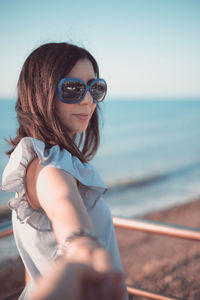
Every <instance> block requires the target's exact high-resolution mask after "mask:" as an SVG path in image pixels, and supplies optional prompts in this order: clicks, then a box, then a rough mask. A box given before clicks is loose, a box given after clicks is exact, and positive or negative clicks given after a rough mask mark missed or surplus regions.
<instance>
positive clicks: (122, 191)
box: [0, 98, 200, 218]
mask: <svg viewBox="0 0 200 300" xmlns="http://www.w3.org/2000/svg"><path fill="white" fill-rule="evenodd" d="M199 100H200V99H184V100H181V99H178V100H177V99H174V100H173V99H170V100H167V99H166V100H163V99H160V100H159V99H156V100H153V99H123V98H120V99H106V100H105V101H104V102H103V103H102V104H101V115H102V118H101V144H100V148H99V150H98V152H97V154H96V156H95V158H94V159H93V160H92V161H91V163H92V164H93V165H94V166H95V167H96V169H97V170H98V172H99V173H100V175H101V177H102V178H103V180H104V182H105V183H106V185H107V187H108V191H107V193H106V194H105V195H104V199H105V201H106V202H107V203H108V205H109V207H110V209H111V213H112V215H113V216H119V217H125V218H131V217H137V216H141V215H144V214H147V213H150V212H155V211H159V210H163V209H166V208H171V207H174V206H177V205H180V204H183V203H188V202H191V201H194V200H196V199H200V101H199ZM14 106H15V101H14V100H6V99H1V100H0V122H1V126H0V179H1V176H2V172H3V169H4V167H5V165H6V163H7V161H8V158H7V156H6V155H5V151H6V150H8V149H9V146H8V144H7V142H6V141H5V140H4V139H8V138H9V137H10V136H11V137H14V136H15V132H16V128H17V121H16V114H15V110H14ZM11 196H12V194H7V193H3V192H0V206H1V205H6V203H7V201H8V199H9V198H10V197H11Z"/></svg>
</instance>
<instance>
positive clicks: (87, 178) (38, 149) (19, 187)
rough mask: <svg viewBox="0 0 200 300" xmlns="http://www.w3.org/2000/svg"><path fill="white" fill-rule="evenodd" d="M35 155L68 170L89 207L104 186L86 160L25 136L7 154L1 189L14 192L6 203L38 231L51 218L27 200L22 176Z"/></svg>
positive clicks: (44, 162)
mask: <svg viewBox="0 0 200 300" xmlns="http://www.w3.org/2000/svg"><path fill="white" fill-rule="evenodd" d="M36 157H38V158H39V163H40V165H42V166H45V167H54V168H58V169H62V170H64V171H66V172H68V173H70V174H71V175H72V176H73V177H75V178H76V179H77V181H78V189H79V192H80V194H81V196H82V199H83V201H84V204H85V206H86V208H87V209H88V210H90V209H92V208H93V207H94V206H95V204H96V202H97V201H98V199H99V198H100V197H101V195H102V194H104V193H105V192H106V190H107V189H106V186H105V184H104V182H103V181H102V179H101V177H100V176H99V174H98V172H97V171H96V170H95V168H94V167H93V166H92V165H90V164H89V163H82V162H81V161H80V160H79V159H78V158H77V157H74V156H72V155H71V153H70V152H68V151H67V150H65V149H64V150H60V147H59V146H57V145H56V146H53V147H52V148H50V149H48V150H47V149H45V144H44V143H43V142H42V141H40V140H37V139H34V138H29V137H25V138H23V139H22V140H21V141H20V143H19V144H18V145H17V147H16V148H15V150H14V151H13V153H12V154H11V156H10V159H9V162H8V164H7V166H6V168H5V170H4V172H3V177H2V187H1V190H2V191H5V192H16V193H17V194H16V197H15V198H13V199H11V200H10V201H9V206H10V208H11V209H14V210H15V211H16V213H17V217H18V219H19V220H20V221H21V222H23V223H25V222H26V223H28V224H30V225H31V226H32V227H33V228H35V229H37V230H39V231H48V230H51V229H52V228H51V222H50V220H49V219H48V217H47V215H46V214H45V212H44V211H43V210H34V209H33V208H32V207H31V206H30V205H29V203H28V201H27V200H26V189H25V182H24V177H25V174H26V169H27V167H28V165H29V164H30V163H31V161H32V160H33V159H34V158H36Z"/></svg>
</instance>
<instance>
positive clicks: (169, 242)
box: [116, 199, 200, 299]
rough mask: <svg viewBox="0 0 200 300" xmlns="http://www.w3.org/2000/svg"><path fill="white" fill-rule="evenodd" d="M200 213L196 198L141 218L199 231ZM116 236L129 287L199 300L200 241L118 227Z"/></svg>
mask: <svg viewBox="0 0 200 300" xmlns="http://www.w3.org/2000/svg"><path fill="white" fill-rule="evenodd" d="M199 212H200V199H196V200H195V201H193V202H191V203H188V204H184V205H180V206H176V207H173V208H171V209H167V210H163V211H159V212H154V213H152V214H148V215H146V216H143V218H144V219H147V220H154V221H161V222H166V223H171V224H179V225H185V226H191V227H194V228H200V217H199ZM116 234H117V239H118V243H119V248H120V254H121V257H122V263H123V266H124V270H125V276H126V280H127V283H128V284H129V285H131V286H134V287H137V288H141V289H145V290H148V291H152V292H155V293H160V294H164V295H166V296H169V297H170V296H171V297H174V298H177V299H200V242H198V241H189V240H183V239H180V238H173V237H166V236H160V235H156V234H150V233H143V232H137V231H133V230H127V229H118V228H117V229H116ZM134 299H147V298H144V297H143V298H142V297H137V296H135V297H134Z"/></svg>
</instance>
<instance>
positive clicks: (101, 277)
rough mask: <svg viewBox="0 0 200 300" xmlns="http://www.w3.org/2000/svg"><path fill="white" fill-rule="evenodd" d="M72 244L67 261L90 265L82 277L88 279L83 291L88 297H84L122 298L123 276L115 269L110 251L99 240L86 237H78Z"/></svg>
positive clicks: (109, 299)
mask: <svg viewBox="0 0 200 300" xmlns="http://www.w3.org/2000/svg"><path fill="white" fill-rule="evenodd" d="M70 246H71V247H69V248H68V251H66V254H65V259H66V261H68V262H71V263H76V264H84V265H85V268H86V265H87V266H88V267H90V268H89V269H87V271H88V272H85V273H82V274H83V277H82V279H84V276H86V279H87V280H86V281H85V283H84V284H83V286H84V287H87V288H85V289H84V290H83V292H82V294H84V293H86V294H87V297H86V295H85V298H84V297H83V299H88V300H89V299H91V300H93V299H95V300H96V299H104V300H107V299H108V300H111V299H113V300H114V299H116V300H118V299H122V295H123V294H124V288H125V287H123V283H124V281H123V276H122V273H121V272H120V271H117V270H114V268H113V264H112V261H111V259H110V255H109V253H108V252H107V251H106V250H105V249H104V248H103V247H102V246H100V244H99V243H98V242H96V241H94V240H91V239H89V238H85V237H82V238H80V239H76V240H75V241H73V242H72V243H71V245H70ZM85 270H86V269H85ZM89 270H90V272H89ZM81 299H82V298H81Z"/></svg>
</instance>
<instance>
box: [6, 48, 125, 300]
mask: <svg viewBox="0 0 200 300" xmlns="http://www.w3.org/2000/svg"><path fill="white" fill-rule="evenodd" d="M106 90H107V86H106V82H105V80H104V79H100V78H99V69H98V65H97V62H96V61H95V59H94V58H93V56H92V55H91V54H90V53H89V52H88V51H86V50H85V49H83V48H80V47H77V46H74V45H71V44H67V43H49V44H45V45H42V46H41V47H39V48H38V49H36V50H34V51H33V52H32V53H31V54H30V56H29V57H28V58H27V60H26V61H25V63H24V65H23V68H22V71H21V74H20V77H19V81H18V100H17V103H16V112H17V117H18V123H19V128H18V130H17V135H16V137H15V138H14V139H11V141H10V143H11V146H12V149H11V150H10V151H9V152H8V155H9V156H10V158H9V162H8V164H7V166H6V168H5V170H4V173H3V185H2V190H3V191H9V192H10V191H12V192H16V197H15V198H14V199H11V200H10V202H9V206H10V208H11V209H12V210H13V214H12V221H13V229H14V235H15V240H16V244H17V247H18V250H19V253H20V255H21V258H22V260H23V262H24V265H25V267H26V269H27V270H28V273H29V277H30V280H29V283H28V285H27V286H26V288H25V290H24V291H23V293H22V295H21V297H20V299H29V297H30V293H31V290H32V287H33V286H34V282H35V280H36V278H37V277H38V275H43V274H45V273H46V272H47V271H48V270H51V269H52V266H53V262H54V261H55V259H56V258H58V257H59V256H65V257H67V258H68V259H69V261H73V260H75V261H76V262H78V263H84V264H87V265H89V266H91V267H92V268H94V270H96V271H99V272H110V276H112V274H113V272H112V270H113V268H114V269H116V270H122V266H121V261H120V256H119V251H118V247H117V243H116V237H115V232H114V228H113V223H112V217H111V214H110V211H109V209H108V207H107V206H106V204H105V202H104V201H103V199H102V195H103V194H104V192H105V191H106V186H105V185H104V183H103V181H102V179H101V178H100V176H99V175H98V173H97V171H96V170H95V169H94V168H93V166H91V165H90V164H89V163H88V162H89V160H90V159H91V158H92V157H93V156H94V155H95V153H96V151H97V149H98V145H99V106H100V102H102V101H103V99H104V97H105V96H106ZM100 250H101V251H103V252H104V254H105V255H103V256H102V257H104V258H102V259H101V260H100V261H99V260H97V259H96V257H97V256H98V251H100ZM101 286H102V285H99V287H98V288H96V294H95V297H93V299H103V298H101V293H100V291H98V290H101ZM107 294H108V293H107ZM110 295H111V294H110Z"/></svg>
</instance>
